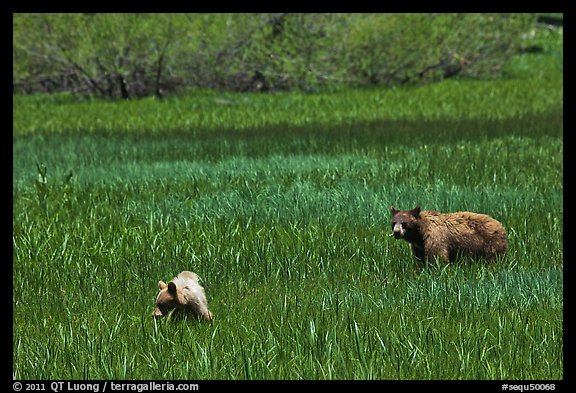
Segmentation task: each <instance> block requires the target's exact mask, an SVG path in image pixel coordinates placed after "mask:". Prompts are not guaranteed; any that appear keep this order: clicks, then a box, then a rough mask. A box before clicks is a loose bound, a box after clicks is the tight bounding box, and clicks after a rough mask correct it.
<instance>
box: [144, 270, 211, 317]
mask: <svg viewBox="0 0 576 393" xmlns="http://www.w3.org/2000/svg"><path fill="white" fill-rule="evenodd" d="M198 281H199V280H198V276H197V275H196V273H193V272H189V271H183V272H182V273H180V274H178V275H177V276H176V277H174V278H173V279H172V281H170V282H169V283H168V284H166V283H165V282H164V281H160V282H158V287H159V288H160V293H159V294H158V297H157V298H156V304H155V308H154V313H153V314H152V315H153V316H154V317H163V316H166V315H168V314H169V313H170V311H172V310H176V311H180V312H184V313H189V314H196V315H200V316H202V318H204V319H205V320H207V321H210V320H212V313H211V312H210V310H208V301H207V300H206V294H205V293H204V288H203V287H202V286H201V285H200V284H199V283H198Z"/></svg>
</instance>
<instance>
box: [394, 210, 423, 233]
mask: <svg viewBox="0 0 576 393" xmlns="http://www.w3.org/2000/svg"><path fill="white" fill-rule="evenodd" d="M390 211H391V212H392V236H394V238H396V239H404V240H408V241H410V240H411V237H412V236H413V234H414V233H415V231H416V229H417V228H416V227H417V224H418V220H419V219H420V206H416V207H415V208H414V209H412V210H402V211H400V210H398V209H396V208H395V207H394V206H392V207H390Z"/></svg>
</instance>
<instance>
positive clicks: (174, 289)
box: [168, 281, 176, 295]
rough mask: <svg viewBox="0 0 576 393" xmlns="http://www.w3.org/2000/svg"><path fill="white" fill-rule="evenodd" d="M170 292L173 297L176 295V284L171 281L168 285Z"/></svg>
mask: <svg viewBox="0 0 576 393" xmlns="http://www.w3.org/2000/svg"><path fill="white" fill-rule="evenodd" d="M168 292H169V293H171V294H172V295H176V284H174V282H173V281H170V282H169V283H168Z"/></svg>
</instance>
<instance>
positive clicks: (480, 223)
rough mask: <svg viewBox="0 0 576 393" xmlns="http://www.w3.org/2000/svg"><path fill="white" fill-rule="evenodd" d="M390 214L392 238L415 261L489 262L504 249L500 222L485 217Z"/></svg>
mask: <svg viewBox="0 0 576 393" xmlns="http://www.w3.org/2000/svg"><path fill="white" fill-rule="evenodd" d="M390 211H391V212H392V235H391V236H394V237H395V238H396V239H404V240H406V241H407V242H408V243H410V245H411V246H412V254H413V255H414V257H415V258H416V259H417V260H419V261H424V260H425V261H427V262H428V263H430V262H433V261H434V258H441V259H442V260H443V261H444V262H446V263H448V262H453V261H454V260H455V259H456V257H457V256H458V255H460V254H466V255H471V256H473V257H478V256H479V257H483V258H485V259H487V260H489V261H493V260H494V259H496V257H497V256H502V255H504V254H505V253H506V250H507V249H508V239H507V237H506V230H505V229H504V227H503V226H502V224H501V223H500V222H498V221H497V220H495V219H493V218H492V217H489V216H487V215H485V214H478V213H470V212H456V213H445V214H442V213H439V212H437V211H435V210H424V211H421V210H420V206H416V207H415V208H414V209H412V210H404V211H400V210H397V209H396V208H394V206H392V207H390Z"/></svg>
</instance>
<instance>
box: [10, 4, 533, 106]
mask: <svg viewBox="0 0 576 393" xmlns="http://www.w3.org/2000/svg"><path fill="white" fill-rule="evenodd" d="M534 21H535V18H534V16H533V15H530V14H284V13H282V14H14V15H13V31H14V38H13V89H14V91H18V92H34V91H48V92H50V91H72V92H88V93H90V94H95V95H98V96H103V97H121V98H130V97H140V96H148V95H156V96H162V95H163V92H166V91H168V92H175V91H177V90H178V88H180V87H189V86H191V87H209V88H216V89H222V90H228V91H246V90H251V91H267V90H289V89H299V90H304V91H306V90H314V89H317V88H319V87H324V86H334V85H336V84H348V85H350V84H354V85H358V84H359V85H369V84H386V85H394V84H399V83H427V82H430V81H437V80H441V79H444V78H450V77H454V76H457V75H464V76H471V77H474V78H484V77H493V76H497V75H499V74H500V72H501V70H502V67H503V65H504V64H505V63H506V61H507V59H508V58H509V57H510V56H511V55H512V54H513V53H514V52H515V51H516V49H517V48H518V47H519V45H520V42H521V37H522V33H524V32H526V31H527V30H528V29H529V28H530V27H531V26H533V25H534Z"/></svg>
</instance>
